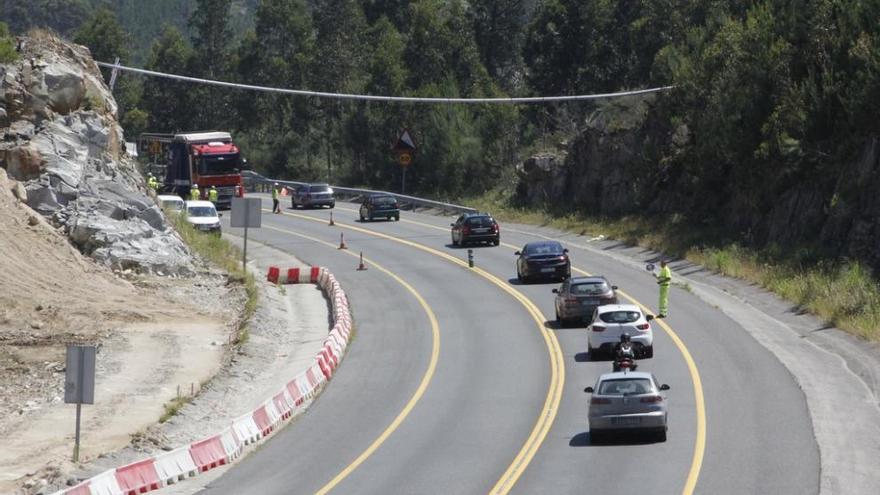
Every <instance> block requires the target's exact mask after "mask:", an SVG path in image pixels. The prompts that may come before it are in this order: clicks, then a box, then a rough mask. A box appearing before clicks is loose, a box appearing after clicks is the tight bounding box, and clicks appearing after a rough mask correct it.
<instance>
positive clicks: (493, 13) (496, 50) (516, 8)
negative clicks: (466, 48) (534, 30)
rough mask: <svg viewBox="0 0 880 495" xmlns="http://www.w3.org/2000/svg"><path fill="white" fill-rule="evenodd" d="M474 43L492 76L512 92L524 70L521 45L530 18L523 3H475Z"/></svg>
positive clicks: (514, 0) (477, 0) (494, 0)
mask: <svg viewBox="0 0 880 495" xmlns="http://www.w3.org/2000/svg"><path fill="white" fill-rule="evenodd" d="M470 9H471V10H470V17H471V22H472V24H473V29H474V42H475V43H476V45H477V48H478V49H479V51H480V58H481V60H482V63H483V65H484V66H485V67H486V70H487V71H488V72H489V74H491V75H492V77H494V78H495V79H496V80H497V81H499V82H500V83H501V84H502V85H503V87H505V88H507V89H509V90H513V89H516V88H515V83H516V82H517V81H518V78H517V77H516V74H517V73H518V72H520V71H521V70H522V67H521V66H522V58H521V50H522V42H523V38H524V36H523V35H524V28H525V25H524V22H525V20H526V19H527V17H526V10H525V1H524V0H472V1H471V2H470Z"/></svg>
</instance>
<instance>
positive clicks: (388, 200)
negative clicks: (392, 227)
mask: <svg viewBox="0 0 880 495" xmlns="http://www.w3.org/2000/svg"><path fill="white" fill-rule="evenodd" d="M395 203H397V199H395V198H393V197H391V196H379V197H377V198H373V204H374V205H383V206H384V205H393V204H395Z"/></svg>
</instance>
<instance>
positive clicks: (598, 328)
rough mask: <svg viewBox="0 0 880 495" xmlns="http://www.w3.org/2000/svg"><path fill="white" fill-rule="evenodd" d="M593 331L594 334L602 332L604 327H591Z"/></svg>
mask: <svg viewBox="0 0 880 495" xmlns="http://www.w3.org/2000/svg"><path fill="white" fill-rule="evenodd" d="M593 331H594V332H604V331H605V327H603V326H602V325H593Z"/></svg>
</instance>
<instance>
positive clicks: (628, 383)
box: [598, 378, 654, 395]
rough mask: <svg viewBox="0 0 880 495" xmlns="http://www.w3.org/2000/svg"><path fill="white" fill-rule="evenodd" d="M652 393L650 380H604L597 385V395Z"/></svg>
mask: <svg viewBox="0 0 880 495" xmlns="http://www.w3.org/2000/svg"><path fill="white" fill-rule="evenodd" d="M653 392H654V387H653V386H652V385H651V380H648V379H647V378H623V379H619V380H605V381H603V382H602V383H600V384H599V392H598V394H599V395H637V394H650V393H653Z"/></svg>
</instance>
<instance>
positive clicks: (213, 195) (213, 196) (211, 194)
mask: <svg viewBox="0 0 880 495" xmlns="http://www.w3.org/2000/svg"><path fill="white" fill-rule="evenodd" d="M208 201H210V202H212V203H216V202H217V190H216V189H208Z"/></svg>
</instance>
